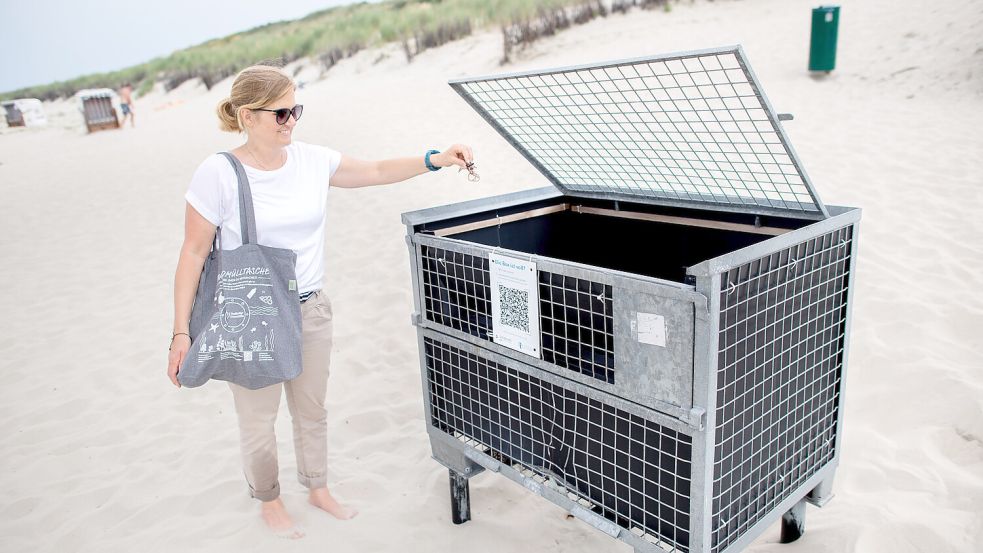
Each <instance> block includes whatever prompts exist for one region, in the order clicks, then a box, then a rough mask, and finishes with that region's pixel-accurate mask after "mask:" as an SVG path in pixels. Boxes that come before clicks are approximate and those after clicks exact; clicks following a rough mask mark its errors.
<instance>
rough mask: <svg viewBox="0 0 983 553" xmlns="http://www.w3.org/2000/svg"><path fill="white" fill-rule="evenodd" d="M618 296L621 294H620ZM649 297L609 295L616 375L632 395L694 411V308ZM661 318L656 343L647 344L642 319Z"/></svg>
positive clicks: (655, 294) (652, 294) (645, 294)
mask: <svg viewBox="0 0 983 553" xmlns="http://www.w3.org/2000/svg"><path fill="white" fill-rule="evenodd" d="M619 292H620V290H619ZM658 292H659V290H658V288H654V287H653V289H652V290H650V291H649V292H635V293H634V294H621V293H618V294H615V295H614V315H615V316H614V349H615V351H616V352H617V353H618V354H617V356H616V357H615V374H617V375H618V378H620V379H621V380H622V381H623V382H625V381H627V382H628V383H629V385H630V386H631V391H632V392H633V393H635V394H639V395H641V396H642V397H650V398H654V399H657V400H659V401H664V402H666V403H669V404H672V405H678V406H680V407H682V408H684V409H689V408H690V407H692V406H693V327H694V320H693V319H694V311H695V307H694V304H693V302H692V301H681V300H678V299H673V298H667V297H665V296H662V295H658ZM656 317H659V318H661V322H662V325H661V326H662V328H659V329H657V331H656V332H657V333H661V336H657V338H658V339H661V342H662V343H661V344H659V343H658V340H653V339H646V337H645V336H644V335H641V333H640V330H639V327H640V325H643V324H645V321H644V320H642V319H643V318H649V319H652V318H656Z"/></svg>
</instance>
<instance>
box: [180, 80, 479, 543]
mask: <svg viewBox="0 0 983 553" xmlns="http://www.w3.org/2000/svg"><path fill="white" fill-rule="evenodd" d="M296 88H297V87H296V83H295V82H294V81H293V79H292V78H291V77H290V76H289V75H287V74H286V73H284V72H283V71H282V70H281V69H279V68H276V67H271V66H264V65H256V66H252V67H248V68H246V69H244V70H243V71H242V72H241V73H239V75H238V76H237V77H236V78H235V81H234V82H233V83H232V91H231V95H230V96H229V97H228V98H226V99H224V100H222V101H221V102H220V103H219V105H218V110H217V111H218V119H219V123H220V127H221V129H222V130H224V131H229V132H238V133H245V135H246V139H245V142H244V143H243V144H242V145H241V146H239V147H238V148H234V149H232V150H231V153H232V154H233V155H234V156H236V157H237V158H238V159H239V161H241V162H242V164H243V165H244V166H245V171H246V175H247V176H248V178H249V182H250V188H251V190H252V196H253V204H254V206H255V215H256V230H257V236H258V239H259V243H261V244H263V245H267V246H273V247H277V248H289V249H291V250H294V251H295V252H297V261H296V272H297V280H298V282H297V290H298V301H299V302H301V315H302V321H303V322H302V326H303V328H302V339H301V342H302V357H303V361H302V363H303V371H302V373H301V375H300V376H298V377H297V378H295V379H293V380H289V381H287V382H283V383H282V384H274V385H272V386H267V387H265V388H260V389H258V390H250V389H247V388H244V387H242V386H239V385H237V384H233V383H229V388H230V389H231V391H232V400H233V403H234V404H235V410H236V415H237V418H238V422H239V436H240V447H241V454H242V461H243V468H244V471H243V472H244V473H245V477H246V483H247V484H248V486H249V494H250V496H252V497H253V498H255V499H258V500H260V501H261V515H262V518H263V520H264V521H265V523H266V524H267V526H269V527H270V528H271V529H272V530H273V531H274V532H275V533H276V534H277V535H279V536H281V537H287V538H300V537H303V535H304V533H303V531H302V530H300V529H298V528H297V527H295V526H294V524H293V521H292V519H291V517H290V515H289V514H288V513H287V510H286V508H285V507H284V504H283V502H282V500H281V499H280V483H279V478H278V464H277V448H276V436H275V435H274V422H275V421H276V417H277V412H278V410H279V405H280V397H281V395H283V394H284V393H285V394H286V398H287V407H288V408H289V410H290V416H291V419H292V421H293V439H294V448H295V451H296V456H297V479H298V480H299V481H300V483H301V484H302V485H303V486H304V487H306V488H308V501H309V502H310V503H311V504H312V505H314V506H315V507H318V508H320V509H323V510H324V511H326V512H327V513H329V514H331V515H332V516H334V517H335V518H338V519H348V518H351V517H353V516H354V515H355V510H354V509H351V508H349V507H347V506H345V505H343V504H341V503H339V502H338V501H337V500H336V499H335V498H334V497H332V495H331V493H330V492H329V490H328V474H327V415H326V411H325V404H324V401H325V396H326V393H327V382H328V373H329V369H328V366H329V363H330V355H331V342H332V328H333V319H334V317H333V314H332V309H331V302H330V301H329V300H328V297H327V296H326V295H325V294H324V292H323V290H322V288H323V284H322V280H323V278H324V245H325V241H326V240H345V239H347V237H346V236H344V234H340V233H339V232H342V233H343V232H344V229H332V230H333V231H334V232H330V233H329V232H326V231H325V228H326V227H325V214H326V212H327V205H326V204H327V201H328V190H329V188H363V187H367V186H376V185H384V184H394V183H398V182H402V181H405V180H407V179H409V178H412V177H415V176H417V175H422V174H424V173H429V172H431V171H436V170H438V169H440V168H441V167H449V166H452V165H456V166H458V167H459V170H464V169H472V168H473V154H472V152H471V148H469V147H468V146H465V145H463V144H454V145H452V146H450V147H448V148H447V149H446V150H445V151H444V152H439V151H437V150H428V151H427V152H426V153H425V154H424V155H417V156H411V157H402V158H394V159H383V160H378V161H364V160H360V159H355V158H352V157H349V156H347V155H343V154H341V153H340V152H338V151H337V150H334V149H331V148H328V147H325V146H320V145H316V144H307V143H303V142H300V141H296V140H293V139H292V136H291V135H292V133H293V130H294V127H295V126H296V125H297V124H298V121H299V120H300V117H301V115H302V114H303V112H304V106H302V105H300V104H298V103H297V101H296V99H295V97H294V93H295V90H296ZM349 108H350V106H336V107H335V108H334V109H349ZM366 109H370V107H366ZM237 191H238V184H237V180H236V175H235V172H234V170H233V168H232V166H231V165H230V164H229V162H228V160H227V159H226V158H225V157H223V156H222V155H221V154H213V155H211V156H209V157H208V158H207V159H206V160H205V161H204V162H202V164H201V165H200V166H199V167H198V170H197V171H195V174H194V176H193V177H192V178H191V183H190V185H189V186H188V192H187V194H186V195H185V199H186V200H187V204H186V207H185V223H184V244H183V246H182V247H181V252H180V256H179V259H178V264H177V271H176V274H175V277H174V332H173V334H172V336H171V345H170V348H169V349H170V352H169V356H168V366H167V375H168V377H169V378H170V379H171V382H172V383H173V384H174V385H175V386H178V387H180V382H179V381H178V379H177V375H178V372H179V370H180V367H181V363H182V361H183V359H184V357H185V356H187V355H188V353H189V351H190V350H191V349H192V343H191V342H192V337H191V336H190V330H189V320H190V318H191V309H192V304H193V302H194V298H195V291H196V289H197V288H198V280H199V278H200V276H201V271H202V266H203V265H204V263H205V258H206V257H207V256H208V253H209V251H210V248H211V246H212V241H213V239H214V238H215V233H216V231H217V229H220V232H221V233H222V235H221V238H222V240H221V247H222V248H223V249H235V248H238V247H239V246H240V245H241V244H242V237H241V236H240V233H241V231H240V225H239V201H238V192H237Z"/></svg>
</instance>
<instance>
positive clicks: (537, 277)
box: [403, 47, 860, 553]
mask: <svg viewBox="0 0 983 553" xmlns="http://www.w3.org/2000/svg"><path fill="white" fill-rule="evenodd" d="M450 84H451V86H453V87H454V89H455V90H457V92H458V93H460V94H461V96H462V97H463V98H464V99H465V100H466V101H467V102H468V103H469V104H470V105H471V106H472V107H474V109H475V110H477V111H478V113H479V114H481V116H482V117H483V118H484V119H485V120H486V121H487V122H488V123H489V124H491V125H492V126H493V127H494V128H495V129H496V130H497V131H498V132H499V133H500V134H501V135H502V136H503V137H504V138H505V139H506V140H508V141H509V143H510V144H512V145H513V146H514V147H515V148H516V149H517V150H518V151H519V152H520V153H522V155H523V156H524V157H526V159H528V160H529V161H530V162H531V163H533V165H535V166H536V167H537V168H538V169H539V170H540V171H541V172H542V173H543V174H544V175H545V176H546V177H547V178H548V179H549V180H550V181H551V182H552V183H553V185H554V186H553V187H547V188H543V189H537V190H529V191H525V192H519V193H514V194H507V195H502V196H498V197H494V198H488V199H482V200H476V201H470V202H464V203H461V204H456V205H450V206H441V207H435V208H432V209H426V210H422V211H416V212H412V213H406V214H404V215H403V221H404V223H405V224H406V226H407V232H408V236H407V244H408V245H409V250H410V259H411V268H412V279H413V286H414V302H415V308H416V313H415V314H414V317H413V320H414V323H415V324H416V326H417V329H418V336H419V348H420V356H421V371H422V382H423V392H424V398H425V405H426V416H427V424H428V432H429V435H430V439H431V445H432V448H433V455H434V458H435V459H436V460H437V461H439V462H440V463H442V464H443V465H444V466H446V467H447V468H448V469H449V471H450V473H449V475H450V489H451V505H452V516H453V519H454V521H455V522H458V523H460V522H464V521H466V520H468V519H469V518H470V512H469V497H468V487H467V479H468V478H470V477H472V476H474V475H476V474H478V473H479V472H482V471H483V470H486V469H487V470H490V471H494V472H498V473H500V474H503V475H505V476H507V477H508V478H510V479H512V480H514V481H516V482H519V483H520V484H522V485H524V486H525V487H526V488H528V489H529V490H530V491H532V492H533V493H536V494H539V495H541V496H542V497H544V498H546V499H548V500H550V501H552V502H554V503H556V504H558V505H560V506H562V507H564V508H566V509H568V510H569V511H570V512H571V513H572V514H573V515H575V516H576V517H578V518H580V519H581V520H584V521H586V522H587V523H589V524H591V525H593V526H595V527H596V528H598V529H600V530H602V531H604V532H606V533H608V534H610V535H611V536H614V537H617V538H619V539H621V540H623V541H625V542H627V543H629V544H631V545H632V546H633V547H634V548H635V549H636V550H638V551H700V552H714V553H717V552H723V551H739V550H740V549H742V548H743V547H744V546H746V545H747V544H748V543H750V541H751V540H753V539H754V538H755V537H757V536H758V535H760V533H761V532H762V531H763V530H764V529H765V528H766V527H767V526H768V525H769V524H772V523H773V522H775V521H776V520H778V519H779V518H781V519H782V521H783V524H782V540H783V541H792V540H794V539H796V538H798V537H799V535H801V533H802V531H803V529H804V514H805V503H806V501H809V502H812V503H814V504H817V505H822V504H823V503H825V502H826V501H827V500H828V499H829V497H830V495H831V489H832V479H833V474H834V470H835V467H836V464H837V460H838V456H839V443H840V434H841V427H842V416H841V415H842V401H843V378H844V374H845V369H846V359H847V350H848V343H849V327H850V316H849V313H850V295H851V290H852V287H851V282H852V280H853V274H854V263H855V260H856V245H857V228H858V224H859V220H860V210H859V209H857V208H849V207H836V206H826V205H824V204H823V203H822V201H821V200H820V199H819V196H818V195H817V194H816V192H815V189H814V188H813V186H812V184H811V182H810V180H809V178H808V176H807V175H806V173H805V171H804V169H803V168H802V165H801V163H800V162H799V159H798V157H797V155H796V154H795V152H794V150H793V149H792V147H791V145H790V144H789V141H788V139H787V137H786V135H785V133H784V131H783V130H782V127H781V123H780V120H784V119H788V118H789V117H788V116H784V115H779V114H776V113H775V111H774V110H773V109H772V107H771V105H770V104H769V103H768V100H767V99H766V97H765V96H764V93H763V92H762V90H761V87H760V85H759V83H758V80H757V78H756V77H755V75H754V73H753V72H752V71H751V69H750V67H749V66H748V63H747V60H746V57H745V55H744V53H743V51H742V50H741V48H740V47H728V48H718V49H711V50H703V51H697V52H687V53H679V54H670V55H663V56H654V57H646V58H639V59H630V60H621V61H615V62H609V63H603V64H596V65H586V66H577V67H566V68H558V69H550V70H546V71H535V72H527V73H517V74H508V75H498V76H490V77H481V78H473V79H465V80H456V81H452V82H451V83H450Z"/></svg>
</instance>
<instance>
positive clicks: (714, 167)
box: [450, 46, 828, 219]
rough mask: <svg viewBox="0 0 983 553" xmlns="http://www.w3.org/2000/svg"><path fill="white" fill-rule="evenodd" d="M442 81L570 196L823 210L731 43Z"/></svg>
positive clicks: (814, 213) (754, 209)
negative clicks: (571, 65)
mask: <svg viewBox="0 0 983 553" xmlns="http://www.w3.org/2000/svg"><path fill="white" fill-rule="evenodd" d="M450 85H451V86H452V87H453V88H454V90H456V91H457V92H458V93H459V94H460V95H461V96H462V97H463V98H464V99H465V100H466V101H467V102H468V103H469V104H470V105H471V106H472V107H473V108H474V109H475V110H476V111H477V112H478V113H479V114H481V116H482V117H483V118H484V119H485V120H486V121H488V123H489V124H491V125H492V127H493V128H495V129H496V130H497V131H498V132H499V133H500V134H501V135H502V136H503V137H504V138H505V139H506V140H507V141H508V142H509V143H510V144H511V145H512V146H513V147H515V148H516V149H517V150H518V151H519V152H520V153H521V154H522V155H523V156H524V157H525V158H526V159H527V160H529V162H530V163H532V164H533V165H534V166H535V167H536V168H537V169H538V170H539V171H540V172H542V173H543V175H545V176H546V178H548V179H549V180H550V182H552V183H553V184H554V186H556V187H558V188H560V189H561V190H563V191H564V192H566V193H567V194H569V195H571V196H583V197H595V198H597V197H599V198H614V199H618V198H620V199H629V200H632V201H643V202H649V203H656V204H662V205H681V206H689V207H698V208H702V209H717V210H727V211H741V212H750V213H772V214H781V215H784V216H789V217H800V218H813V219H819V218H824V217H826V216H828V214H827V211H826V208H825V206H824V205H823V203H822V201H821V200H820V199H819V196H818V194H816V191H815V189H814V188H813V186H812V183H811V182H810V180H809V177H808V175H807V174H806V172H805V170H804V169H803V168H802V164H801V162H800V160H799V158H798V156H797V155H796V153H795V151H794V150H793V149H792V147H791V144H790V143H789V141H788V137H787V136H786V134H785V132H784V130H783V129H782V127H781V124H780V123H779V119H778V115H777V114H776V113H775V110H774V109H773V108H772V106H771V104H770V103H769V102H768V100H767V98H766V97H765V95H764V92H763V91H762V89H761V86H760V84H759V83H758V80H757V78H756V77H755V75H754V73H753V72H752V71H751V69H750V66H749V65H748V63H747V59H746V56H745V54H744V51H743V49H742V48H741V47H740V46H732V47H726V48H715V49H709V50H699V51H692V52H681V53H674V54H666V55H658V56H649V57H642V58H634V59H627V60H618V61H611V62H605V63H599V64H590V65H579V66H573V67H561V68H556V69H548V70H542V71H528V72H522V73H511V74H503V75H492V76H485V77H476V78H468V79H458V80H452V81H450Z"/></svg>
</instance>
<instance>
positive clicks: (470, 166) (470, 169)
mask: <svg viewBox="0 0 983 553" xmlns="http://www.w3.org/2000/svg"><path fill="white" fill-rule="evenodd" d="M465 165H466V166H467V168H468V180H469V181H471V182H478V181H480V180H481V177H479V176H478V173H476V172H475V170H474V167H475V165H474V162H473V161H472V162H471V163H467V162H465Z"/></svg>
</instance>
